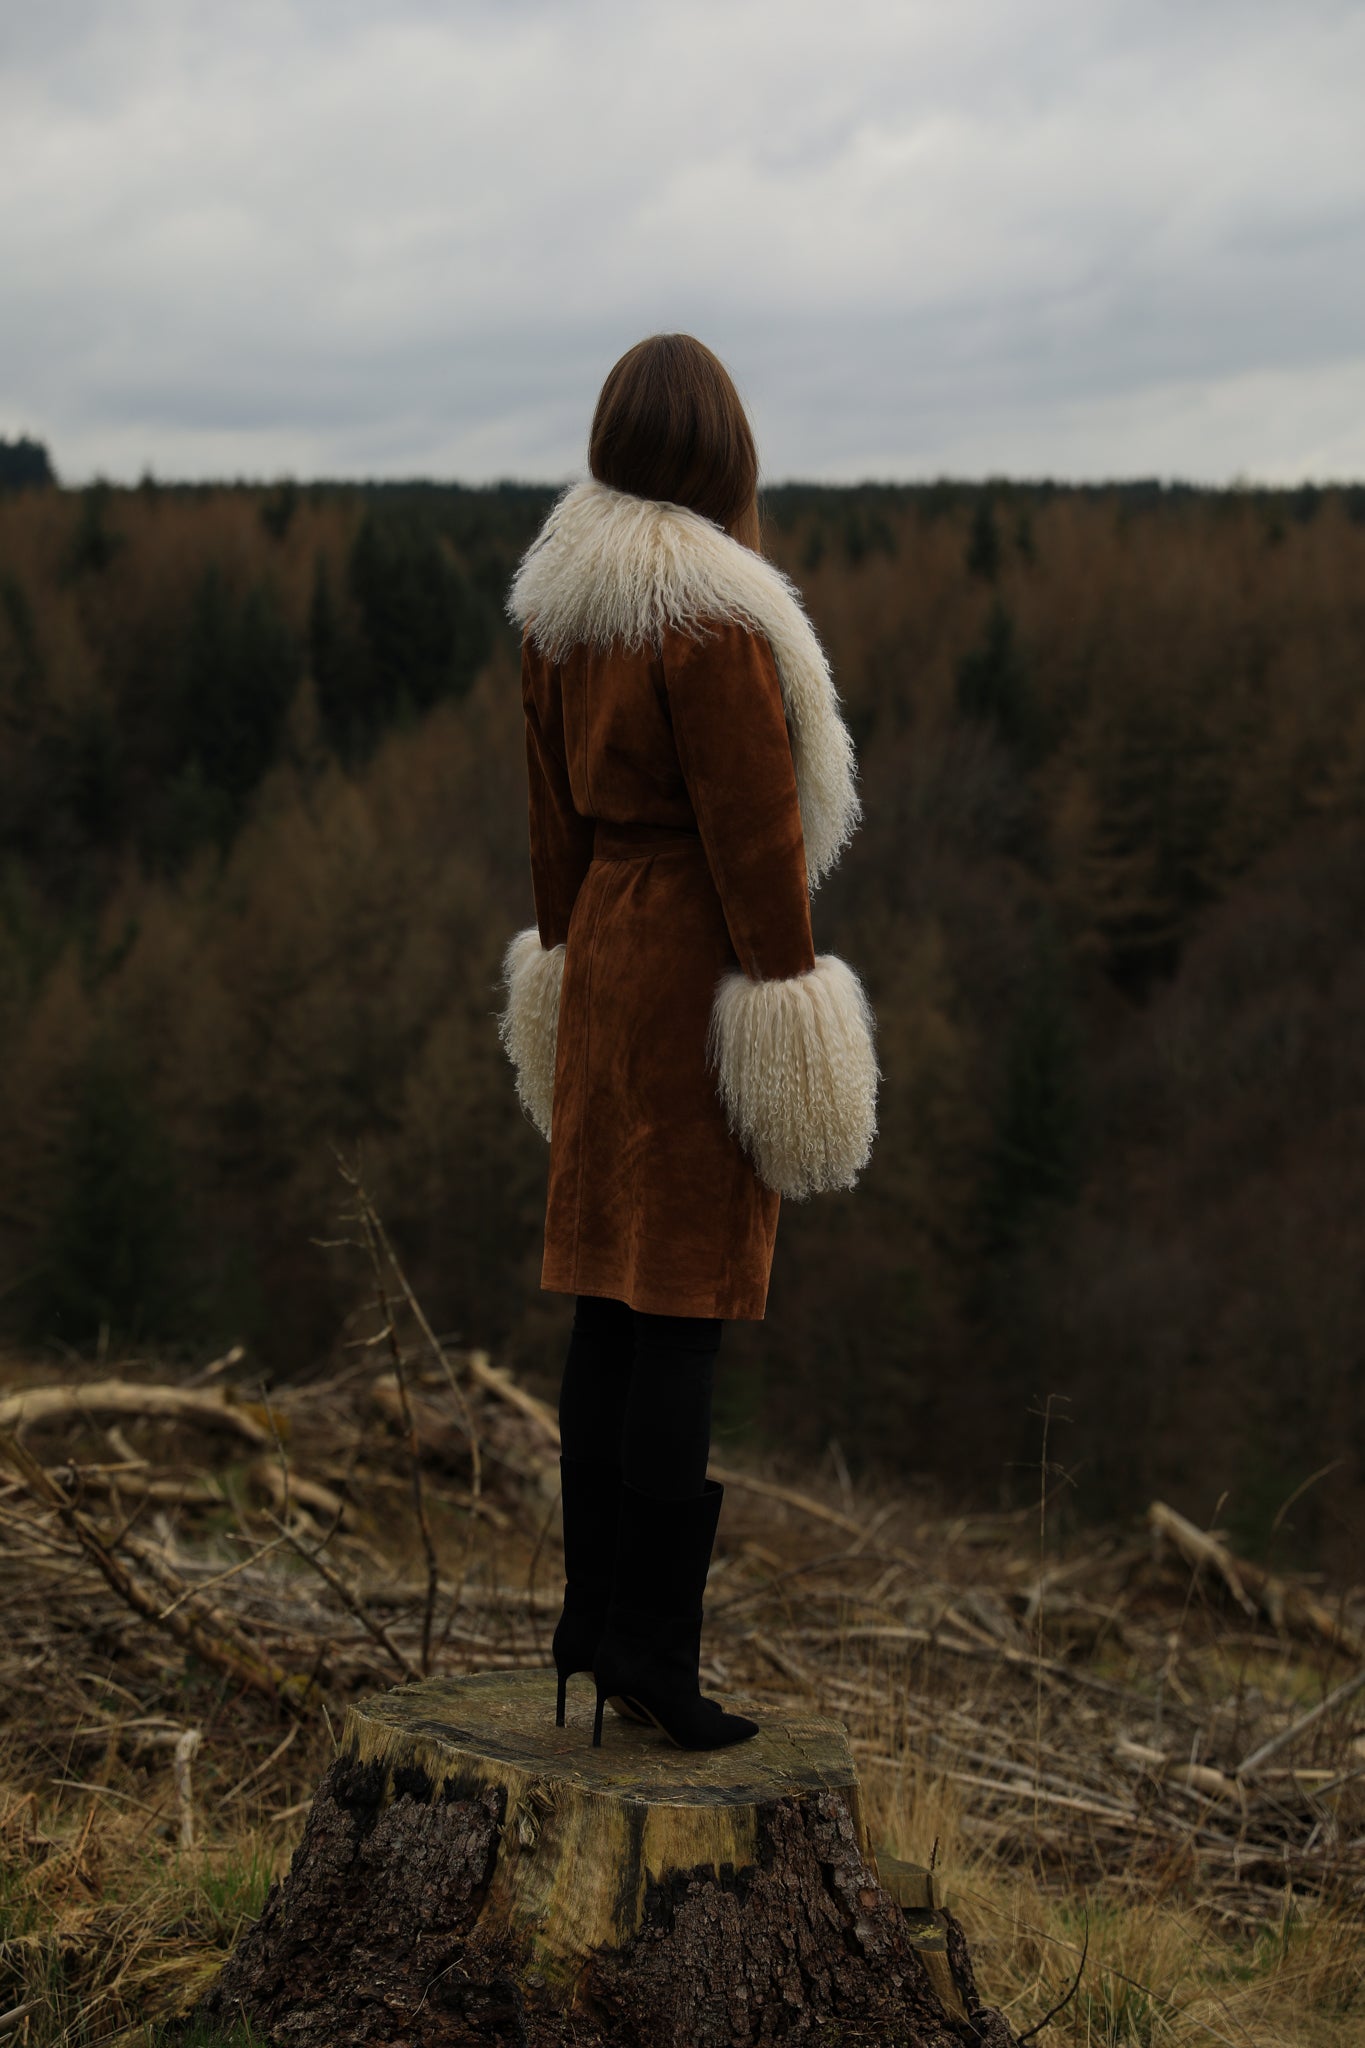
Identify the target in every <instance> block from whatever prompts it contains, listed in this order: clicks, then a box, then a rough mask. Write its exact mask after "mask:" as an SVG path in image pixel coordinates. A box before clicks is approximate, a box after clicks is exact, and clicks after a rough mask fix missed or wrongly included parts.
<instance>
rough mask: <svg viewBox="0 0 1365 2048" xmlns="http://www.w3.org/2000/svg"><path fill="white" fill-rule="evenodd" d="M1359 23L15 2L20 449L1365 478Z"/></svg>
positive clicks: (6, 429) (6, 209) (3, 291)
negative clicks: (653, 415)
mask: <svg viewBox="0 0 1365 2048" xmlns="http://www.w3.org/2000/svg"><path fill="white" fill-rule="evenodd" d="M1363 128H1365V0H1122V4H1111V0H932V4H930V0H673V4H671V5H669V6H667V7H664V6H660V5H656V4H654V0H488V4H485V5H479V4H467V0H445V4H439V0H382V4H379V0H375V4H361V0H217V4H213V5H209V4H206V0H118V4H117V5H113V4H101V0H0V436H4V435H9V436H12V435H14V434H16V433H18V432H20V431H22V430H28V431H29V432H32V433H34V434H36V435H38V436H39V437H40V438H42V439H44V440H46V441H47V442H48V444H49V446H50V448H51V450H52V454H53V458H54V460H55V462H56V464H57V467H58V470H59V472H60V473H61V475H62V477H63V480H65V481H69V482H80V481H83V480H84V479H86V478H88V477H90V476H91V475H93V474H95V473H97V472H99V473H103V474H105V475H108V476H110V477H114V478H121V479H127V480H133V479H135V478H136V477H138V476H139V475H140V474H141V473H142V472H143V471H144V470H146V469H150V470H151V471H152V472H153V473H154V474H155V475H157V476H159V477H163V478H172V477H192V476H254V477H274V476H279V475H283V474H286V473H292V474H296V475H299V476H318V475H325V476H338V475H362V474H364V475H419V474H420V475H428V476H440V477H459V478H465V479H469V480H483V479H488V478H493V477H503V476H518V477H536V478H545V479H558V478H564V477H568V476H572V475H576V474H581V473H582V466H583V463H584V459H585V441H586V432H587V425H588V420H589V418H590V416H591V411H592V405H593V401H594V399H595V396H596V393H597V389H598V387H599V386H600V384H601V381H602V378H603V376H604V375H605V373H606V371H607V369H608V368H609V366H610V364H611V363H612V361H613V360H614V359H615V357H616V356H617V355H619V354H620V353H621V351H622V350H623V349H624V348H626V347H628V346H629V345H630V343H631V342H633V341H635V340H637V339H638V338H639V337H640V336H641V335H642V334H647V333H650V332H653V331H656V330H659V329H670V328H681V329H686V330H689V331H691V332H693V333H695V334H698V335H700V336H701V337H702V338H703V339H704V340H706V341H708V342H709V343H710V344H711V345H712V346H713V347H714V348H716V349H717V350H718V351H719V352H720V353H721V355H723V356H724V358H725V359H726V361H727V362H728V363H729V365H730V367H731V369H732V371H733V372H734V374H735V376H736V379H737V381H738V382H739V385H740V387H741V389H742V391H743V393H744V395H745V397H746V399H747V400H748V402H749V405H750V409H751V412H752V414H753V418H754V421H755V425H756V428H757V431H758V435H759V443H760V452H761V456H762V459H763V464H764V469H765V472H766V474H767V475H768V476H769V477H770V478H771V479H778V478H783V477H791V476H808V477H825V478H832V479H853V478H861V477H869V476H871V477H926V476H936V475H942V474H955V475H965V476H983V475H990V474H1004V475H1015V476H1041V475H1052V476H1063V477H1103V476H1119V475H1126V476H1131V475H1153V474H1155V475H1163V476H1186V477H1191V478H1197V479H1202V480H1212V481H1229V480H1231V479H1233V478H1235V477H1239V476H1241V477H1246V478H1253V479H1267V480H1272V481H1297V480H1298V479H1300V478H1304V477H1312V478H1318V479H1330V478H1340V477H1346V476H1352V477H1357V478H1359V477H1365V143H1363V142H1362V129H1363Z"/></svg>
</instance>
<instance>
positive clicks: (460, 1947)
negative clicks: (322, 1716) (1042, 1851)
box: [205, 1670, 1013, 2048]
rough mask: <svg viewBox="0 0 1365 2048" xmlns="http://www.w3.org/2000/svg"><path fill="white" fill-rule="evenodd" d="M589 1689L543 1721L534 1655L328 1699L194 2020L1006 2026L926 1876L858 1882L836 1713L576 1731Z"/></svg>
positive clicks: (989, 2037)
mask: <svg viewBox="0 0 1365 2048" xmlns="http://www.w3.org/2000/svg"><path fill="white" fill-rule="evenodd" d="M591 1705H592V1690H591V1686H590V1684H588V1683H586V1682H583V1683H581V1684H580V1685H579V1687H578V1688H576V1689H575V1688H574V1687H572V1686H571V1688H570V1711H569V1716H568V1726H567V1727H565V1728H562V1729H561V1728H557V1727H556V1726H555V1722H554V1678H553V1674H552V1673H550V1672H547V1671H544V1670H542V1671H536V1672H487V1673H483V1674H480V1675H477V1676H474V1677H469V1678H462V1679H434V1678H433V1679H423V1680H420V1681H418V1682H416V1683H414V1684H410V1685H406V1686H403V1687H400V1688H397V1689H395V1690H394V1691H392V1692H387V1693H382V1694H377V1695H373V1696H371V1697H369V1698H367V1699H364V1700H362V1701H360V1702H359V1703H357V1704H356V1705H354V1706H352V1707H351V1708H350V1709H348V1711H347V1715H346V1719H345V1723H344V1726H343V1729H342V1734H341V1741H340V1755H339V1757H338V1759H337V1761H336V1763H335V1764H334V1765H333V1766H332V1768H331V1770H330V1771H329V1772H328V1774H327V1776H326V1778H325V1779H324V1781H323V1783H322V1785H321V1786H320V1787H319V1790H318V1793H317V1796H316V1797H315V1799H314V1801H313V1806H312V1810H311V1812H310V1815H309V1821H308V1826H307V1829H306V1832H305V1834H304V1838H303V1841H302V1843H301V1844H300V1847H299V1849H298V1851H297V1852H296V1854H295V1857H294V1862H293V1866H292V1868H291V1871H290V1874H289V1877H288V1879H287V1880H286V1881H285V1883H284V1885H283V1887H280V1886H277V1887H275V1889H274V1890H273V1891H272V1893H271V1896H270V1898H269V1899H268V1901H267V1903H266V1908H265V1911H264V1913H263V1914H262V1916H261V1919H260V1921H259V1922H258V1923H257V1924H256V1926H255V1927H254V1928H253V1929H251V1930H250V1931H249V1933H248V1934H247V1935H246V1936H245V1937H244V1939H243V1941H242V1942H241V1944H240V1946H239V1948H238V1950H237V1952H236V1954H235V1955H234V1957H233V1958H232V1960H231V1961H230V1962H229V1964H228V1966H227V1969H226V1970H225V1971H224V1973H223V1976H222V1978H221V1979H220V1981H219V1983H218V1985H217V1986H216V1987H215V1989H214V1991H213V1993H212V1994H211V1996H210V1998H209V2000H208V2001H207V2004H206V2011H205V2016H206V2017H208V2018H215V2019H220V2018H224V2017H226V2016H227V2015H228V2014H234V2015H239V2014H242V2013H245V2014H246V2015H247V2016H248V2017H249V2018H250V2020H251V2021H252V2023H253V2025H254V2026H255V2027H256V2028H257V2029H258V2031H261V2032H263V2033H264V2035H265V2037H266V2038H267V2039H274V2038H277V2037H278V2038H280V2039H287V2040H288V2041H289V2042H291V2043H292V2044H296V2048H311V2044H315V2043H316V2044H318V2048H321V2044H322V2043H324V2042H327V2043H331V2042H332V2041H334V2040H337V2039H339V2038H341V2037H342V2036H341V2034H340V2033H339V2032H338V2031H337V2030H338V2029H340V2028H344V2029H345V2038H346V2039H347V2040H354V2041H358V2042H370V2041H374V2042H389V2041H392V2042H397V2041H400V2040H401V2041H404V2042H411V2043H414V2044H419V2043H420V2044H430V2048H436V2044H446V2043H455V2042H466V2041H467V2042H477V2041H483V2040H488V2041H493V2040H501V2039H504V2038H506V2039H520V2040H522V2041H524V2042H527V2043H528V2044H532V2048H539V2044H542V2043H544V2044H546V2048H548V2044H550V2043H555V2042H560V2041H564V2042H574V2043H582V2044H585V2048H586V2044H589V2043H601V2044H604V2048H606V2044H610V2048H618V2044H619V2048H625V2044H626V2043H632V2044H634V2043H644V2042H648V2043H649V2044H650V2048H692V2044H694V2043H696V2042H699V2041H704V2042H706V2043H710V2044H715V2048H749V2044H751V2043H759V2042H765V2041H768V2040H772V2039H777V2038H782V2039H788V2038H790V2039H804V2038H811V2039H814V2038H818V2037H819V2029H820V2028H821V2027H826V2028H829V2027H833V2026H838V2027H840V2028H842V2029H843V2031H842V2032H841V2033H840V2034H839V2035H838V2038H839V2039H840V2040H846V2041H847V2042H849V2043H850V2044H852V2043H857V2042H868V2043H871V2042H873V2041H878V2042H880V2041H889V2040H894V2041H896V2042H897V2043H898V2044H900V2048H957V2044H959V2043H964V2042H978V2043H979V2042H983V2041H984V2042H994V2043H995V2044H997V2048H1007V2044H1009V2043H1010V2042H1011V2040H1012V2038H1013V2037H1012V2036H1011V2034H1010V2032H1009V2030H1008V2028H1007V2027H1006V2026H1005V2023H1004V2022H1003V2020H1001V2019H1000V2018H999V2016H998V2015H996V2014H991V2013H988V2012H986V2011H984V2010H983V2008H982V2007H981V2005H980V2002H979V1999H978V1996H977V1993H976V1989H975V1985H974V1983H973V1981H972V1979H971V1974H970V1968H969V1967H966V1968H963V1967H955V1966H954V1965H953V1964H952V1962H951V1960H950V1955H951V1949H950V1943H949V1938H948V1937H949V1930H950V1925H951V1922H950V1916H948V1915H947V1914H946V1913H940V1912H939V1911H937V1910H936V1906H937V1896H936V1890H935V1880H934V1879H933V1878H931V1876H930V1874H929V1873H928V1872H927V1871H923V1870H918V1869H916V1867H915V1866H913V1865H908V1864H900V1863H897V1862H896V1861H895V1859H888V1868H887V1872H886V1882H883V1880H882V1876H881V1874H880V1873H879V1870H878V1864H877V1859H876V1857H875V1855H874V1853H873V1849H872V1845H871V1843H870V1842H869V1840H868V1835H867V1829H866V1825H865V1821H864V1818H863V1810H862V1800H861V1797H860V1793H859V1788H858V1780H857V1774H856V1771H855V1769H854V1765H853V1759H852V1756H851V1753H850V1750H849V1745H848V1739H847V1736H846V1733H845V1731H844V1729H843V1728H842V1726H841V1725H840V1724H839V1723H838V1722H835V1721H832V1720H827V1719H824V1718H823V1717H819V1716H815V1715H799V1714H797V1715H791V1714H788V1715H776V1714H773V1713H771V1712H768V1713H763V1712H762V1710H760V1718H761V1732H760V1733H759V1735H757V1736H756V1737H755V1738H754V1739H753V1740H752V1741H750V1742H747V1743H741V1744H738V1745H736V1746H735V1747H734V1748H731V1749H725V1750H715V1751H710V1752H702V1753H686V1752H682V1751H679V1750H677V1749H675V1748H673V1746H672V1745H671V1744H670V1743H669V1742H668V1741H667V1740H666V1739H665V1738H664V1737H663V1736H662V1735H660V1734H659V1733H658V1732H657V1731H656V1730H654V1729H652V1728H650V1729H643V1728H640V1727H637V1726H636V1725H635V1724H634V1723H631V1722H627V1721H623V1720H619V1719H617V1718H616V1717H615V1716H608V1718H607V1725H606V1728H605V1731H604V1739H603V1743H602V1746H601V1748H600V1749H596V1750H595V1749H593V1748H592V1746H591V1742H590V1731H591ZM798 2013H799V2016H800V2017H799V2025H798V2026H797V2028H796V2031H795V2032H792V2031H791V2021H792V2019H793V2017H794V2016H795V2015H796V2014H798ZM513 2019H514V2020H515V2027H514V2030H513V2031H512V2032H510V2033H504V2032H501V2031H499V2029H502V2028H505V2027H507V2026H509V2025H512V2023H513ZM775 2024H777V2025H779V2027H780V2031H777V2032H775V2031H774V2026H775ZM516 2029H519V2030H520V2031H516ZM831 2038H833V2036H831Z"/></svg>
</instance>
